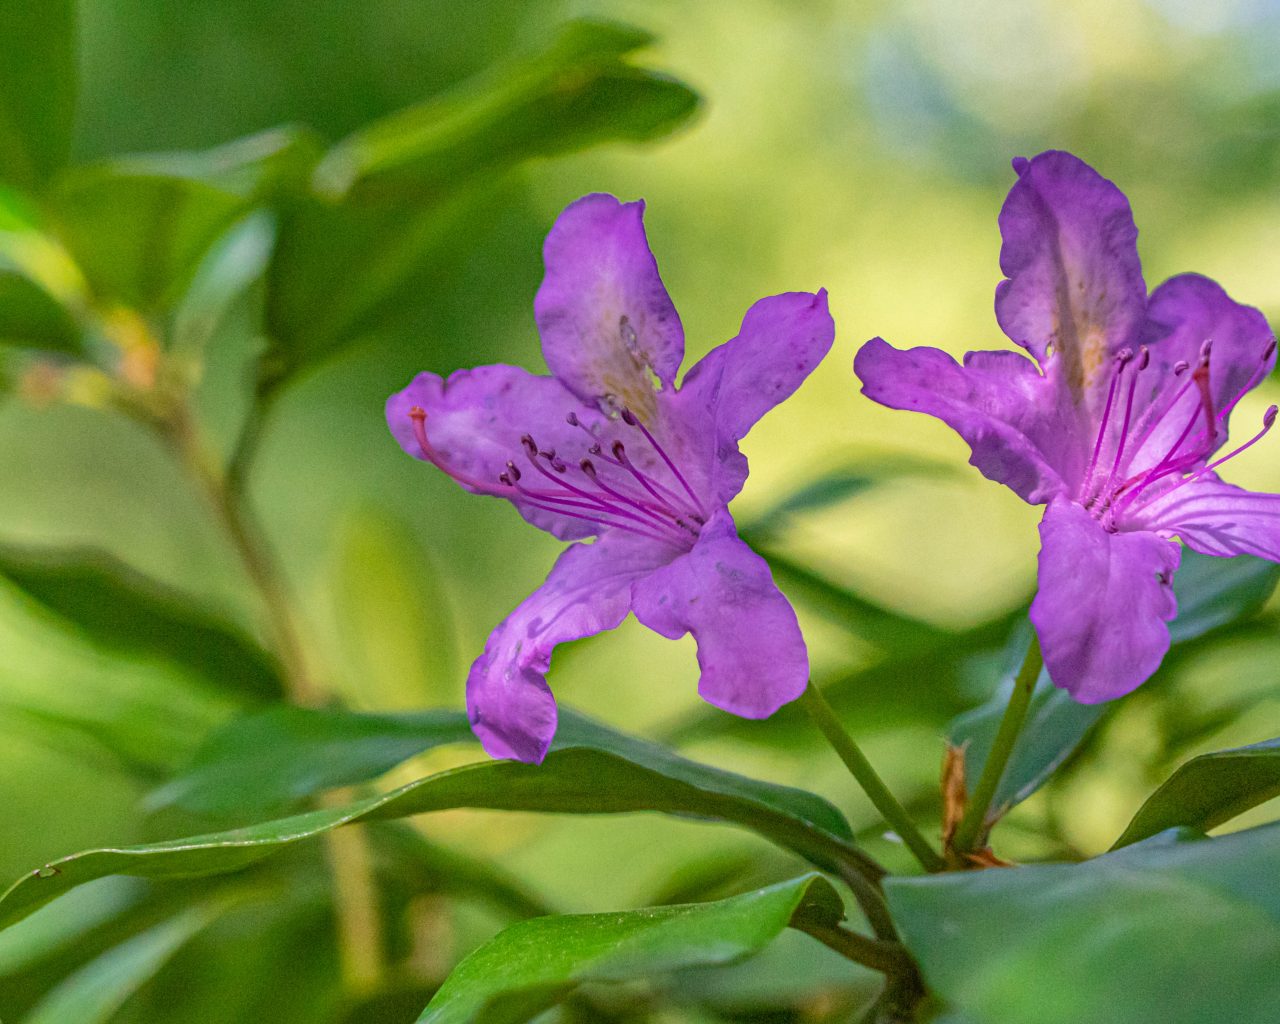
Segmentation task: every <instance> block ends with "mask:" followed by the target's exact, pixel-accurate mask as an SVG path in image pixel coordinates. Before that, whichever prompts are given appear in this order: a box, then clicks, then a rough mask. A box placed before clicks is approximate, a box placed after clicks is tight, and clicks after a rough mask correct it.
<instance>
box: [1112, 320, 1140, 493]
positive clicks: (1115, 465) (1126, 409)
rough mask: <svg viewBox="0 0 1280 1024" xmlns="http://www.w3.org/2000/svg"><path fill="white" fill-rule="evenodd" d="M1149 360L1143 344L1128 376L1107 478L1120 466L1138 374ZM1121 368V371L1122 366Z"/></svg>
mask: <svg viewBox="0 0 1280 1024" xmlns="http://www.w3.org/2000/svg"><path fill="white" fill-rule="evenodd" d="M1150 362H1151V353H1150V352H1148V351H1147V346H1146V345H1143V346H1142V350H1141V354H1140V355H1139V356H1138V363H1137V365H1136V366H1135V367H1134V370H1133V376H1132V377H1130V378H1129V394H1128V396H1127V397H1126V399H1125V404H1124V422H1123V423H1122V424H1121V425H1120V443H1119V444H1117V445H1116V457H1115V459H1114V460H1113V461H1112V463H1111V471H1110V472H1109V473H1108V474H1107V479H1108V480H1114V479H1115V476H1116V471H1117V470H1118V469H1119V468H1120V460H1121V459H1123V458H1124V445H1125V441H1126V440H1127V439H1128V437H1129V423H1130V421H1131V420H1132V419H1133V396H1134V393H1135V392H1136V391H1137V390H1138V374H1140V373H1141V372H1142V371H1143V370H1145V369H1146V368H1147V365H1148V364H1149V363H1150ZM1121 370H1122V372H1123V367H1122V368H1121Z"/></svg>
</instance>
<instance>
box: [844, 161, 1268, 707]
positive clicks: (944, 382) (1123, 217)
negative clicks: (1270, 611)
mask: <svg viewBox="0 0 1280 1024" xmlns="http://www.w3.org/2000/svg"><path fill="white" fill-rule="evenodd" d="M1014 170H1015V171H1016V172H1017V174H1018V181H1017V183H1016V184H1015V185H1014V186H1013V188H1012V190H1011V191H1010V192H1009V196H1008V199H1007V200H1006V201H1005V204H1004V208H1003V209H1002V210H1001V212H1000V231H1001V235H1002V236H1003V239H1004V245H1003V248H1002V249H1001V252H1000V268H1001V269H1002V270H1003V271H1004V273H1005V275H1006V277H1007V280H1005V281H1003V282H1001V284H1000V285H999V287H998V288H997V289H996V317H997V319H998V320H999V322H1000V326H1001V328H1002V329H1003V330H1004V332H1005V334H1007V335H1008V336H1009V338H1010V339H1012V340H1013V341H1014V342H1016V343H1017V344H1019V345H1021V346H1022V347H1023V348H1025V349H1026V350H1027V351H1028V352H1029V353H1030V354H1031V355H1032V356H1033V357H1034V359H1035V362H1034V363H1033V362H1032V361H1031V360H1030V359H1027V358H1026V357H1025V356H1022V355H1020V354H1017V353H1014V352H1008V351H1005V352H970V353H969V354H968V355H966V356H965V359H964V364H963V366H960V365H957V364H956V362H955V361H954V360H953V359H952V358H951V357H950V356H949V355H946V354H945V353H943V352H940V351H938V350H937V349H931V348H917V349H912V350H910V351H905V352H903V351H898V350H896V349H893V348H891V347H890V346H889V345H887V344H885V342H884V341H882V340H881V339H879V338H876V339H873V340H872V341H870V342H868V343H867V344H866V345H865V346H864V347H863V348H862V350H861V351H860V352H859V353H858V356H857V359H856V362H855V365H854V369H855V371H856V372H857V374H858V376H859V377H860V378H861V379H862V382H863V393H864V394H866V395H867V396H868V397H870V398H873V399H874V400H875V401H877V402H880V403H882V404H884V405H888V406H892V407H893V408H895V409H912V410H916V411H919V412H925V413H929V414H930V415H932V416H936V417H938V418H939V419H941V420H943V421H944V422H946V423H947V424H948V425H949V426H951V427H952V428H953V429H954V430H955V431H956V432H957V433H959V434H960V436H961V437H963V438H964V439H965V441H967V442H968V443H969V445H970V447H971V448H972V450H973V457H972V459H971V461H972V463H973V465H975V466H976V467H977V468H978V469H979V470H981V471H982V473H983V474H985V475H986V476H988V477H990V478H991V479H992V480H996V481H999V482H1000V483H1003V484H1006V485H1008V486H1009V487H1010V488H1012V489H1013V490H1014V491H1015V492H1016V493H1017V494H1018V495H1019V496H1020V497H1022V498H1023V499H1024V500H1026V501H1028V502H1031V503H1032V504H1047V506H1048V507H1047V508H1046V510H1045V514H1044V518H1043V520H1042V521H1041V523H1040V537H1041V551H1040V566H1039V592H1038V593H1037V595H1036V598H1035V601H1034V602H1033V603H1032V605H1031V620H1032V623H1033V624H1034V626H1035V628H1036V632H1037V634H1038V636H1039V638H1040V643H1041V647H1042V650H1043V652H1044V658H1045V664H1046V666H1047V667H1048V669H1049V675H1050V677H1051V678H1052V679H1053V681H1054V683H1056V684H1057V685H1058V686H1060V687H1063V688H1065V689H1066V690H1068V691H1069V692H1070V693H1071V694H1072V696H1074V697H1075V698H1076V699H1077V700H1079V701H1081V702H1084V703H1095V702H1098V701H1103V700H1109V699H1111V698H1114V697H1119V696H1121V695H1122V694H1125V693H1128V692H1129V691H1131V690H1133V689H1134V688H1135V687H1137V686H1139V685H1140V684H1141V683H1142V682H1143V681H1144V680H1146V679H1147V678H1148V677H1149V676H1150V675H1151V674H1152V673H1153V672H1154V671H1155V670H1156V669H1157V668H1158V667H1159V665H1160V662H1161V660H1162V659H1163V657H1164V655H1165V652H1166V651H1167V650H1168V649H1169V629H1168V625H1167V623H1168V622H1169V620H1171V619H1172V618H1173V617H1174V614H1175V612H1176V605H1175V599H1174V595H1173V590H1172V587H1171V586H1170V583H1171V580H1172V579H1173V575H1174V571H1175V570H1176V569H1177V567H1178V562H1179V558H1180V555H1181V548H1180V547H1179V546H1178V544H1177V543H1176V542H1175V541H1174V539H1173V538H1175V537H1178V538H1181V540H1182V543H1184V544H1186V545H1187V546H1188V547H1191V548H1193V549H1195V550H1196V551H1202V552H1204V553H1205V554H1209V555H1219V556H1230V555H1240V554H1250V555H1257V556H1259V557H1262V558H1267V559H1271V560H1272V561H1280V495H1274V494H1254V493H1250V492H1249V491H1245V490H1242V489H1241V488H1239V487H1234V486H1232V485H1231V484H1228V483H1224V482H1223V481H1222V480H1220V479H1219V478H1218V475H1217V472H1216V470H1217V469H1218V468H1219V467H1220V466H1221V465H1222V464H1223V463H1225V462H1226V461H1227V460H1228V459H1231V458H1233V457H1234V456H1236V455H1238V454H1239V453H1240V452H1242V451H1244V450H1245V449H1246V448H1248V447H1250V446H1251V445H1253V444H1254V443H1256V442H1257V441H1258V440H1259V439H1260V438H1261V437H1262V435H1263V434H1265V433H1266V432H1267V431H1268V430H1269V429H1270V428H1271V426H1272V424H1273V423H1274V422H1275V418H1276V410H1275V408H1274V407H1272V408H1271V409H1269V410H1268V411H1267V413H1266V415H1265V417H1264V418H1263V423H1262V427H1261V430H1260V431H1259V432H1258V434H1257V435H1256V436H1254V437H1253V438H1251V439H1250V440H1248V441H1246V442H1245V443H1244V444H1241V445H1239V446H1237V447H1235V448H1234V449H1231V450H1229V451H1227V453H1226V454H1223V455H1220V456H1219V455H1217V453H1218V452H1219V451H1221V450H1222V449H1223V447H1224V445H1225V444H1226V441H1227V420H1228V417H1229V416H1230V414H1231V412H1232V410H1233V409H1234V408H1235V407H1236V404H1237V403H1238V402H1239V401H1240V399H1241V398H1242V397H1243V396H1244V395H1245V394H1246V393H1247V392H1249V391H1250V390H1251V389H1252V388H1254V387H1255V386H1256V385H1257V384H1258V383H1259V382H1260V381H1262V380H1263V379H1264V378H1265V377H1266V376H1267V374H1268V373H1270V372H1271V369H1272V367H1273V366H1274V364H1275V352H1276V346H1275V340H1274V338H1273V336H1272V334H1271V331H1270V329H1269V328H1268V326H1267V322H1266V320H1264V319H1263V317H1262V315H1261V314H1260V313H1259V312H1258V311H1257V310H1256V309H1252V308H1250V307H1248V306H1242V305H1240V304H1238V303H1236V302H1233V301H1232V300H1231V299H1230V298H1229V297H1228V296H1227V294H1226V292H1224V291H1223V290H1222V289H1221V288H1220V287H1219V286H1218V285H1217V284H1215V283H1214V282H1213V281H1210V280H1209V279H1208V278H1204V277H1199V276H1197V275H1194V274H1184V275H1181V276H1178V277H1174V278H1171V279H1170V280H1168V281H1166V282H1165V283H1164V284H1162V285H1161V286H1160V287H1159V288H1157V289H1156V290H1155V291H1154V292H1152V293H1151V295H1150V296H1148V295H1147V290H1146V285H1145V284H1144V282H1143V279H1142V268H1141V265H1140V264H1139V261H1138V251H1137V247H1136V240H1137V228H1135V227H1134V223H1133V216H1132V214H1131V212H1130V210H1129V203H1128V200H1126V199H1125V197H1124V194H1123V193H1122V192H1121V191H1120V190H1119V189H1118V188H1116V186H1115V185H1113V184H1112V183H1111V182H1110V181H1107V180H1106V179H1105V178H1102V177H1101V176H1100V175H1098V173H1097V172H1096V171H1094V170H1093V169H1092V168H1091V167H1089V166H1088V165H1086V164H1084V163H1082V162H1081V161H1080V160H1078V159H1076V158H1075V157H1073V156H1071V155H1070V154H1068V153H1059V152H1049V153H1042V154H1041V155H1040V156H1037V157H1036V158H1035V159H1033V160H1017V161H1015V162H1014ZM1037 364H1038V366H1037Z"/></svg>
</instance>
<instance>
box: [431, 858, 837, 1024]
mask: <svg viewBox="0 0 1280 1024" xmlns="http://www.w3.org/2000/svg"><path fill="white" fill-rule="evenodd" d="M843 916H844V909H843V907H842V905H841V902H840V897H839V896H838V895H837V894H836V892H835V890H834V889H832V887H831V885H830V884H829V883H828V882H826V881H825V880H823V879H822V878H819V877H817V876H814V875H807V876H805V877H803V878H797V879H795V880H793V881H790V882H783V883H781V884H779V885H774V886H770V887H769V888H767V889H760V890H757V891H756V892H751V893H746V894H744V895H742V896H734V897H731V898H729V899H727V900H719V901H717V902H714V903H690V904H683V905H680V906H671V907H652V908H646V909H643V910H632V911H625V912H622V913H614V914H583V915H574V916H569V917H543V918H538V919H536V920H533V921H524V922H521V923H520V924H516V925H513V926H512V927H510V928H508V929H507V930H506V931H504V932H501V933H500V934H499V935H498V936H497V937H496V938H494V939H493V940H492V941H490V942H488V943H486V944H485V945H483V946H481V947H480V948H479V949H478V950H476V951H475V952H474V953H472V954H471V955H470V956H469V957H467V958H466V959H465V960H463V961H462V963H460V964H459V965H458V966H457V968H455V969H454V971H453V973H452V974H451V975H450V976H449V978H448V979H447V980H446V981H445V983H444V985H443V986H441V988H440V991H439V992H437V993H436V995H435V997H434V998H433V999H432V1000H431V1002H430V1004H428V1006H427V1008H426V1010H425V1011H424V1012H423V1014H422V1016H421V1017H420V1018H419V1021H421V1022H423V1024H472V1022H474V1024H519V1022H521V1021H526V1020H529V1019H530V1018H531V1017H534V1016H536V1015H537V1014H538V1013H540V1012H542V1011H543V1010H545V1009H547V1008H549V1007H551V1006H554V1005H555V1004H556V1003H558V1002H560V1001H561V1000H562V999H564V998H565V997H566V996H567V995H569V994H570V993H571V992H572V991H573V990H574V989H575V988H577V987H578V986H579V985H581V984H582V983H584V982H597V983H599V982H623V981H631V980H639V979H645V978H651V977H654V976H661V975H665V974H670V973H671V972H672V971H675V970H679V969H681V968H688V967H711V966H720V965H724V964H732V963H737V962H738V961H741V960H744V959H746V958H747V957H750V956H752V955H754V954H756V953H759V952H760V951H761V950H762V949H764V948H765V947H766V946H767V945H768V944H769V943H770V942H772V941H773V940H774V939H776V938H777V937H778V936H779V935H780V934H781V933H782V931H783V929H785V928H786V927H787V926H788V925H789V924H790V923H791V922H792V921H793V920H796V919H797V918H805V919H806V920H812V921H814V922H815V923H817V924H820V925H825V926H827V927H830V926H833V925H835V924H836V923H837V922H838V921H840V919H841V918H842V917H843Z"/></svg>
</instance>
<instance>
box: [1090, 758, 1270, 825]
mask: <svg viewBox="0 0 1280 1024" xmlns="http://www.w3.org/2000/svg"><path fill="white" fill-rule="evenodd" d="M1277 796H1280V739H1274V740H1267V741H1266V742H1265V743H1255V744H1253V745H1252V746H1248V747H1238V748H1236V749H1235V750H1219V751H1216V752H1215V753H1212V754H1202V755H1201V756H1199V757H1196V758H1192V759H1191V760H1190V761H1188V762H1187V763H1186V764H1184V765H1183V766H1182V767H1180V768H1179V769H1178V770H1177V771H1176V772H1174V773H1173V774H1172V775H1171V776H1170V777H1169V778H1168V779H1167V780H1166V781H1165V783H1164V784H1163V785H1162V786H1161V787H1160V788H1159V789H1157V790H1156V791H1155V792H1154V793H1152V794H1151V796H1150V797H1148V798H1147V802H1146V803H1144V804H1143V805H1142V807H1141V808H1140V809H1139V810H1138V813H1137V814H1136V815H1135V816H1134V819H1133V821H1131V822H1129V826H1128V827H1127V828H1126V829H1125V830H1124V834H1123V835H1121V837H1120V838H1119V839H1117V840H1116V844H1115V845H1116V847H1117V848H1118V847H1121V846H1128V845H1129V844H1130V843H1136V842H1138V841H1139V840H1142V839H1146V838H1148V837H1149V836H1153V835H1155V834H1156V833H1158V832H1163V831H1164V830H1165V829H1167V828H1174V827H1175V826H1179V825H1182V826H1186V827H1188V828H1194V829H1196V830H1198V831H1200V832H1207V831H1209V829H1211V828H1217V826H1219V825H1221V824H1222V823H1223V822H1225V821H1230V820H1231V819H1232V818H1234V817H1235V816H1236V815H1237V814H1243V813H1244V812H1245V811H1247V810H1249V809H1250V808H1252V807H1257V806H1258V805H1259V804H1261V803H1265V802H1266V801H1267V800H1270V799H1272V798H1273V797H1277Z"/></svg>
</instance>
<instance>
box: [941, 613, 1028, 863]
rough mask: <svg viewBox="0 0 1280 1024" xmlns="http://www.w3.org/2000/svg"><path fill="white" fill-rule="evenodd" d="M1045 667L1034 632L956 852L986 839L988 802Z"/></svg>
mask: <svg viewBox="0 0 1280 1024" xmlns="http://www.w3.org/2000/svg"><path fill="white" fill-rule="evenodd" d="M1042 668H1044V658H1043V657H1042V656H1041V654H1040V640H1039V638H1038V637H1036V636H1035V635H1034V634H1033V635H1032V637H1031V648H1030V649H1029V650H1028V651H1027V657H1026V660H1025V661H1023V663H1022V668H1021V669H1019V670H1018V678H1017V679H1016V680H1014V683H1013V693H1011V694H1010V695H1009V705H1008V707H1006V708H1005V709H1004V717H1003V718H1002V719H1001V720H1000V728H999V730H997V732H996V738H995V740H994V741H993V742H992V744H991V750H990V752H989V753H988V754H987V760H986V763H985V764H984V765H983V766H982V775H981V776H980V777H979V779H978V784H977V785H976V786H975V787H974V789H973V793H972V795H971V796H970V797H969V802H968V807H967V808H966V810H965V812H964V817H963V818H961V819H960V824H959V825H958V826H957V827H956V834H955V836H954V837H953V838H952V840H951V847H952V849H954V850H955V851H956V852H958V853H968V852H970V851H971V850H973V849H975V848H976V847H977V846H978V844H979V843H981V842H982V841H983V840H984V839H985V838H986V831H987V815H988V813H989V812H990V810H991V801H992V799H993V798H994V797H995V795H996V789H997V788H998V787H999V785H1000V780H1001V779H1002V778H1004V772H1005V768H1006V767H1008V764H1009V757H1010V755H1011V754H1012V753H1013V748H1014V746H1015V745H1016V744H1017V742H1018V735H1019V734H1020V733H1021V732H1022V725H1023V723H1024V722H1025V721H1026V718H1027V709H1028V708H1030V706H1031V694H1032V692H1033V691H1034V690H1035V688H1036V680H1037V679H1039V678H1040V670H1041V669H1042Z"/></svg>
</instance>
